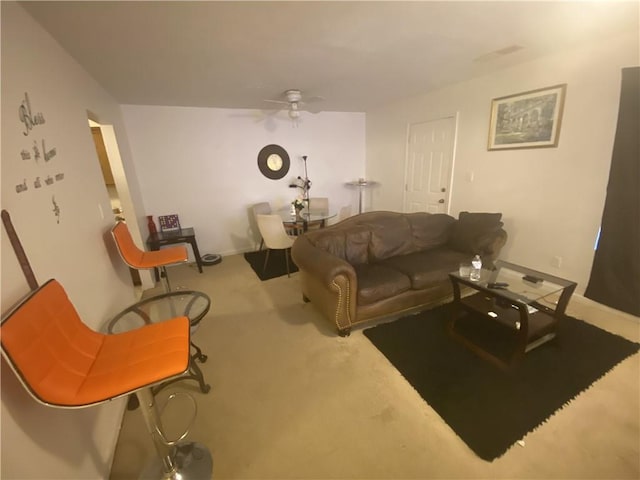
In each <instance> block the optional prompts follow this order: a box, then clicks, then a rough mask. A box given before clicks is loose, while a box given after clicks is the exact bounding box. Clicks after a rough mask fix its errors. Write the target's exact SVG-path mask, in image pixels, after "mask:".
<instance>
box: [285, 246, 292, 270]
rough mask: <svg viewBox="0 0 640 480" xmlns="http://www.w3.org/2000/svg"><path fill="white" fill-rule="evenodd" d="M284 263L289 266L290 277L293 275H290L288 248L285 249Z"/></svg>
mask: <svg viewBox="0 0 640 480" xmlns="http://www.w3.org/2000/svg"><path fill="white" fill-rule="evenodd" d="M284 261H285V263H286V264H287V277H290V276H291V275H289V249H288V248H285V249H284Z"/></svg>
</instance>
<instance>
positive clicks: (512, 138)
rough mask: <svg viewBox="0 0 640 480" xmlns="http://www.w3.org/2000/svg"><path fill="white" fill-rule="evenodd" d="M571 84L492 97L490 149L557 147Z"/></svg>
mask: <svg viewBox="0 0 640 480" xmlns="http://www.w3.org/2000/svg"><path fill="white" fill-rule="evenodd" d="M566 90H567V84H566V83H564V84H562V85H554V86H553V87H546V88H540V89H538V90H531V91H529V92H523V93H518V94H515V95H509V96H507V97H500V98H495V99H493V100H492V101H491V117H490V123H489V145H488V150H509V149H514V148H543V147H557V146H558V139H559V137H560V124H561V122H562V109H563V107H564V97H565V92H566Z"/></svg>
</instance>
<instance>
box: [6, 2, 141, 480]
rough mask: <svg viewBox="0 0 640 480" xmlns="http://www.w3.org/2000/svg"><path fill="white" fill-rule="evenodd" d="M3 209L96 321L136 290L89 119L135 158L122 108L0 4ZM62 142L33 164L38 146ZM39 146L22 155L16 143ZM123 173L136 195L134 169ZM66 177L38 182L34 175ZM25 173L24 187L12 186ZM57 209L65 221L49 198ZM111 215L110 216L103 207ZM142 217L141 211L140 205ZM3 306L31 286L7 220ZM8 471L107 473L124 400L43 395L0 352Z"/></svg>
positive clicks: (40, 264) (42, 268)
mask: <svg viewBox="0 0 640 480" xmlns="http://www.w3.org/2000/svg"><path fill="white" fill-rule="evenodd" d="M1 8H2V10H1V14H2V79H1V80H2V84H1V87H2V160H1V169H2V176H1V183H2V208H3V209H6V210H7V211H8V212H9V213H10V215H11V218H12V220H13V224H14V226H15V228H16V230H17V233H18V235H19V237H20V239H21V241H22V244H23V246H24V249H25V251H26V254H27V256H28V258H29V260H30V263H31V266H32V268H33V270H34V272H35V275H36V278H37V279H38V281H39V282H40V283H44V282H45V281H46V280H47V279H49V278H57V279H58V280H59V281H60V282H61V283H62V284H63V285H64V287H65V288H66V290H67V293H68V295H69V297H70V298H71V300H72V301H73V302H74V304H75V306H76V308H77V310H78V312H79V313H80V315H81V317H82V318H83V319H84V321H85V322H86V323H87V324H88V325H89V326H90V327H91V328H94V329H99V328H100V327H101V326H102V324H103V323H104V322H105V321H106V320H107V319H108V318H110V317H111V316H113V315H114V314H115V313H117V312H118V311H119V310H121V309H122V308H124V307H125V306H126V305H128V304H130V303H131V302H132V301H133V300H134V298H135V296H134V291H133V288H132V285H131V279H130V276H129V273H128V270H127V268H125V266H124V264H123V263H122V261H121V260H120V258H119V257H118V255H117V252H116V250H115V248H114V245H113V244H112V240H111V238H110V234H109V228H110V227H111V226H112V225H113V215H111V214H110V212H111V208H110V203H109V196H108V194H107V190H106V187H105V185H104V182H103V180H102V175H101V171H100V167H99V164H98V160H97V155H96V150H95V146H94V144H93V140H92V137H91V132H90V129H89V125H88V120H87V119H88V115H89V113H88V112H91V115H93V117H94V118H95V119H97V120H99V121H101V122H102V123H109V124H113V125H114V128H115V131H116V134H117V136H118V143H119V145H120V148H121V153H122V156H123V160H124V161H125V162H126V163H128V164H130V163H131V161H130V155H129V153H128V146H127V138H126V134H125V132H124V129H123V124H122V120H121V115H120V109H119V106H118V105H117V104H116V103H115V102H114V101H113V100H112V99H111V98H110V97H109V96H107V95H106V94H105V92H104V90H102V89H101V88H100V86H99V85H98V84H97V83H96V82H95V81H94V80H93V79H92V78H91V77H89V75H87V74H86V72H85V71H84V70H82V69H81V68H80V66H79V65H78V64H77V63H76V62H75V61H74V60H73V59H72V58H71V57H70V56H69V55H68V54H66V53H65V52H64V51H63V50H62V49H61V48H60V47H59V45H58V44H57V43H55V42H54V41H53V40H52V39H51V37H50V36H49V35H48V34H47V33H46V32H45V31H44V30H43V29H42V28H41V27H40V26H39V25H38V24H37V23H36V22H34V21H33V19H32V18H31V17H30V16H29V15H28V14H27V13H26V12H25V11H24V10H23V9H22V7H20V6H19V5H17V4H16V3H13V2H2V3H1ZM25 92H28V95H29V98H30V103H31V107H32V113H33V114H36V113H38V112H41V113H42V114H43V116H44V118H45V123H44V124H42V125H37V126H35V127H34V128H33V130H31V131H30V132H29V135H27V136H25V135H24V134H23V132H24V131H25V129H24V125H23V124H22V123H21V122H20V119H19V116H18V108H19V107H20V105H21V102H22V101H23V99H24V97H25ZM42 140H45V144H46V148H47V150H50V149H53V148H55V149H56V156H55V157H53V158H52V159H51V160H50V161H49V162H45V161H44V160H43V159H41V160H40V161H38V162H36V161H35V160H34V157H33V150H32V147H33V143H34V141H36V142H37V144H39V145H41V142H42ZM23 149H26V150H27V151H30V152H31V154H32V158H31V160H22V158H21V155H20V153H21V151H22V150H23ZM127 168H129V172H128V177H129V181H130V183H131V184H132V185H133V192H134V195H135V196H137V197H139V191H137V190H136V187H135V171H133V170H132V169H130V167H127ZM58 173H63V174H64V179H63V180H61V181H55V182H54V183H53V184H52V185H49V186H47V185H45V184H43V186H42V187H41V188H40V189H36V188H34V185H33V182H34V180H35V179H36V177H38V176H39V177H41V179H43V180H44V178H45V177H47V176H48V175H51V176H52V177H53V176H55V175H56V174H58ZM25 179H26V182H27V185H28V190H27V191H25V192H22V193H17V192H16V188H15V187H16V185H18V184H20V183H22V182H23V181H24V180H25ZM53 196H55V201H56V203H57V204H58V205H59V207H60V216H59V223H58V222H57V217H56V216H55V214H54V212H53V208H54V206H53V203H52V197H53ZM100 208H101V209H102V211H103V212H104V218H103V217H102V215H101V214H100ZM134 215H135V213H134ZM1 259H2V265H1V282H2V291H1V296H2V312H3V313H5V312H7V311H8V310H9V308H10V307H11V306H12V305H13V304H14V303H15V302H16V301H17V300H19V299H20V298H21V297H22V296H24V295H25V294H26V293H27V292H28V290H29V288H28V285H27V282H26V280H25V278H24V276H23V274H22V271H21V269H20V266H19V264H18V261H17V260H16V257H15V255H14V252H13V250H12V249H11V246H10V244H9V240H8V237H7V235H6V232H5V230H4V228H3V229H2V251H1ZM1 397H2V411H1V413H2V433H1V439H2V444H1V451H2V465H1V474H0V476H1V477H2V478H11V479H17V478H65V479H67V478H78V479H88V478H106V477H107V476H108V472H109V470H110V465H111V459H112V455H113V452H114V446H115V442H116V440H117V435H118V430H119V425H120V419H121V417H122V412H123V409H124V400H120V401H116V402H113V403H111V404H107V405H104V406H99V407H92V408H90V409H86V410H59V409H54V408H50V407H45V406H41V405H40V404H37V403H36V402H35V401H34V400H33V399H31V397H29V396H28V395H27V393H26V392H25V390H24V389H23V388H22V386H21V385H20V384H19V383H18V381H17V379H16V378H15V376H14V375H13V373H12V372H11V371H10V370H9V368H8V367H7V365H6V363H5V361H4V359H3V360H2V389H1Z"/></svg>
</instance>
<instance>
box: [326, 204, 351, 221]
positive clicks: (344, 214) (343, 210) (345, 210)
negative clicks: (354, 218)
mask: <svg viewBox="0 0 640 480" xmlns="http://www.w3.org/2000/svg"><path fill="white" fill-rule="evenodd" d="M350 216H351V205H344V206H342V207H340V211H339V212H338V215H337V216H336V217H335V218H334V219H332V221H331V222H329V224H330V225H335V224H336V223H340V222H341V221H343V220H344V219H345V218H349V217H350Z"/></svg>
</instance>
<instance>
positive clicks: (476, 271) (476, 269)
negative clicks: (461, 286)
mask: <svg viewBox="0 0 640 480" xmlns="http://www.w3.org/2000/svg"><path fill="white" fill-rule="evenodd" d="M480 270H482V259H481V258H480V255H476V256H475V257H473V260H471V274H470V275H469V279H470V280H473V281H474V282H477V281H478V280H480Z"/></svg>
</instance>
